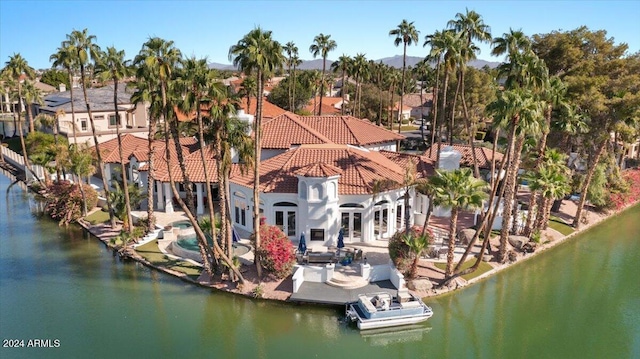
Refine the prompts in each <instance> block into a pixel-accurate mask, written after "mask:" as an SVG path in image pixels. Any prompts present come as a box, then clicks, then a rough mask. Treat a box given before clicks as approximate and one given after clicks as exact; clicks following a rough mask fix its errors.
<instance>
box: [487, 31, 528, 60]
mask: <svg viewBox="0 0 640 359" xmlns="http://www.w3.org/2000/svg"><path fill="white" fill-rule="evenodd" d="M530 48H531V40H530V39H529V37H527V36H526V35H525V34H524V33H523V32H522V30H515V31H514V30H513V29H509V32H506V33H504V34H502V37H497V38H495V39H493V42H492V43H491V55H493V56H501V55H504V54H507V56H509V55H511V54H514V53H517V52H524V51H526V50H528V49H530Z"/></svg>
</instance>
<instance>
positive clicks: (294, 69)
mask: <svg viewBox="0 0 640 359" xmlns="http://www.w3.org/2000/svg"><path fill="white" fill-rule="evenodd" d="M291 104H292V105H293V107H292V108H291V112H296V65H295V64H294V65H293V91H292V93H291ZM343 106H344V104H343Z"/></svg>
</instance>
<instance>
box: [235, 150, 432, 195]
mask: <svg viewBox="0 0 640 359" xmlns="http://www.w3.org/2000/svg"><path fill="white" fill-rule="evenodd" d="M402 156H404V155H402V154H398V155H397V156H390V157H392V158H393V160H392V159H390V158H388V157H387V156H385V155H384V154H381V153H379V152H377V151H370V150H366V149H361V148H357V147H353V146H348V145H336V144H322V145H302V146H300V147H298V148H296V149H292V150H289V151H287V152H285V153H283V154H280V155H278V156H275V157H273V158H270V159H268V160H265V161H263V162H262V163H261V165H260V190H261V191H262V192H273V193H297V191H298V177H297V176H298V175H300V174H301V173H308V172H314V174H320V173H316V169H313V171H312V169H311V167H310V166H309V164H312V167H313V166H314V165H318V164H323V165H324V167H323V168H324V169H323V170H322V171H326V172H328V173H337V172H338V171H339V172H340V177H339V179H338V192H339V194H342V195H345V194H372V193H373V185H374V183H375V182H376V181H381V180H388V181H390V183H392V188H393V187H395V188H399V187H401V186H402V182H403V179H404V172H405V170H404V168H403V167H402V166H401V165H400V164H402V163H409V160H408V159H407V160H402V159H401V157H402ZM408 156H412V155H408ZM413 157H419V156H413ZM413 157H412V158H413ZM422 166H427V165H426V164H422ZM301 171H302V172H301ZM425 171H426V170H425ZM317 172H321V171H317ZM231 181H232V182H234V183H237V184H239V185H241V186H245V187H247V188H251V187H252V186H253V173H246V174H244V175H240V174H238V175H235V176H233V177H232V178H231Z"/></svg>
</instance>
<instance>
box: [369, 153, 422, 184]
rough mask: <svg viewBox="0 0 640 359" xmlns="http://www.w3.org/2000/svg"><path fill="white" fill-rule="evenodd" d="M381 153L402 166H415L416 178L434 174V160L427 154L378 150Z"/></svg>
mask: <svg viewBox="0 0 640 359" xmlns="http://www.w3.org/2000/svg"><path fill="white" fill-rule="evenodd" d="M379 152H380V154H381V155H383V156H385V157H386V158H388V159H389V160H391V161H393V162H394V163H395V164H397V165H398V166H400V167H402V168H407V167H408V166H409V165H411V164H412V165H413V166H416V178H417V179H420V178H427V177H430V176H433V175H434V174H435V166H434V165H435V160H432V159H431V158H429V157H427V156H424V155H423V156H419V155H412V154H408V153H400V152H392V151H384V150H382V151H379Z"/></svg>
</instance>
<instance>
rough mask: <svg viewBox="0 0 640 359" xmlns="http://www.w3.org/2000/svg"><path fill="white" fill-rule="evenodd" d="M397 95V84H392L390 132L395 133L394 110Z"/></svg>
mask: <svg viewBox="0 0 640 359" xmlns="http://www.w3.org/2000/svg"><path fill="white" fill-rule="evenodd" d="M395 94H396V89H395V83H393V82H392V83H391V111H389V131H393V117H394V116H393V108H394V107H395V102H394V98H395V96H394V95H395Z"/></svg>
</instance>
